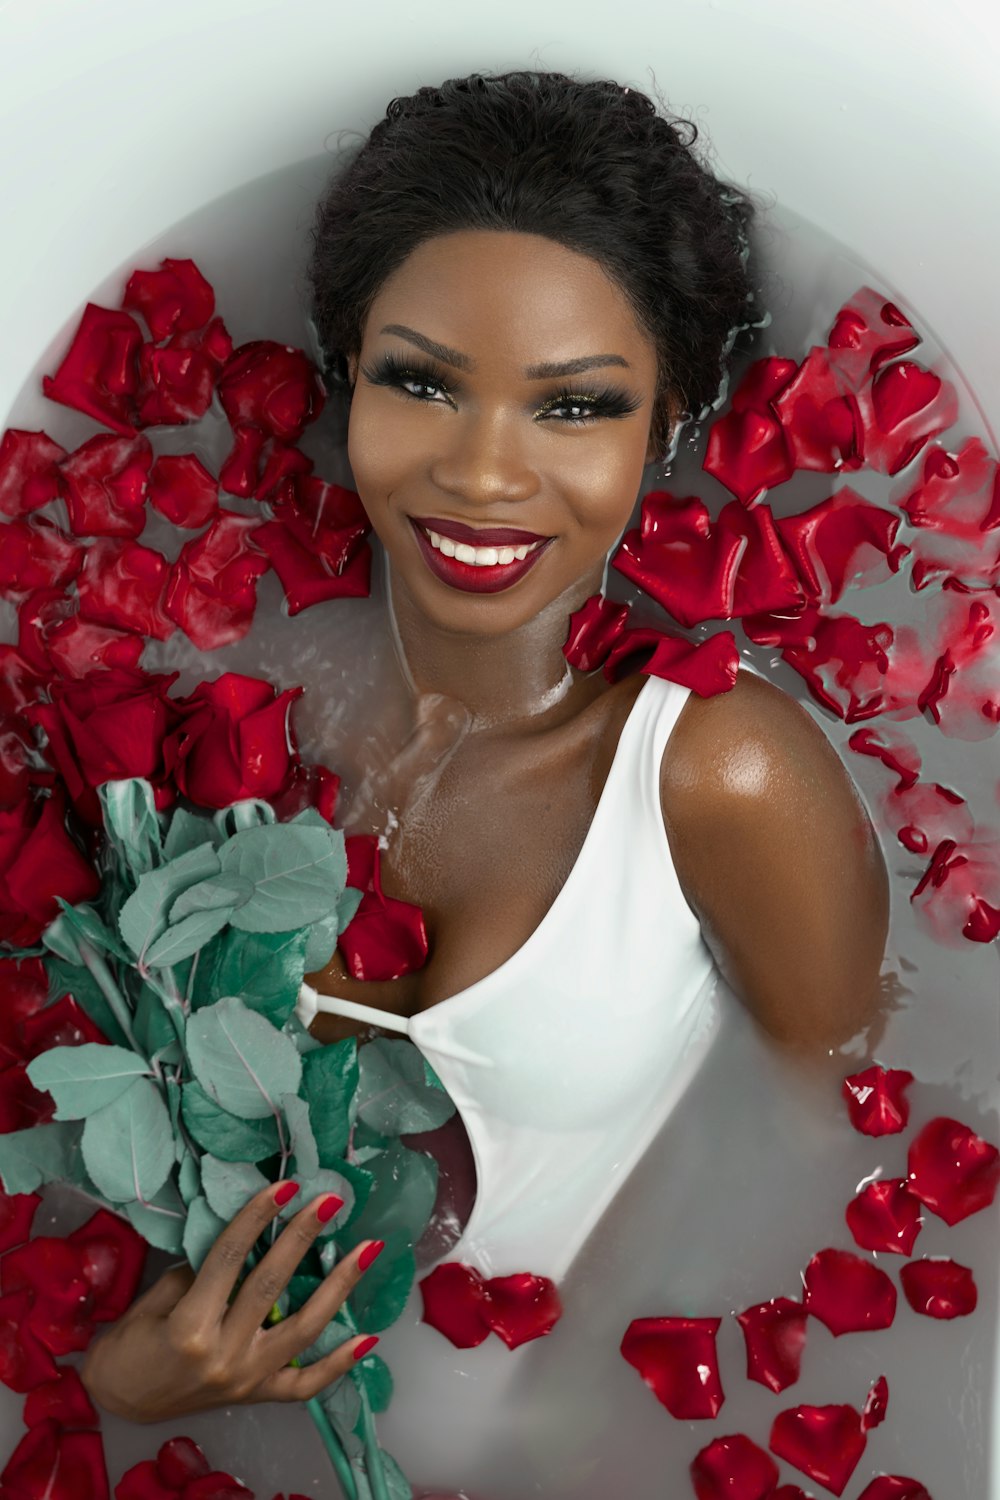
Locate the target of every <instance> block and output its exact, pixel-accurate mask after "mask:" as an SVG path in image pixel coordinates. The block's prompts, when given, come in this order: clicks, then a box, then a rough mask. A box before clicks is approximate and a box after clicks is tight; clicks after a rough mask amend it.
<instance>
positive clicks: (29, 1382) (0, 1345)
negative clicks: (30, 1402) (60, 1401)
mask: <svg viewBox="0 0 1000 1500" xmlns="http://www.w3.org/2000/svg"><path fill="white" fill-rule="evenodd" d="M30 1309H31V1297H30V1294H29V1293H27V1292H17V1293H14V1294H13V1295H11V1296H7V1297H0V1381H2V1382H3V1384H4V1385H5V1386H7V1388H8V1390H12V1391H17V1392H18V1393H19V1394H21V1395H24V1394H25V1393H26V1392H27V1391H33V1390H34V1389H35V1388H36V1387H37V1386H40V1385H44V1384H48V1383H50V1382H51V1381H53V1380H58V1378H59V1367H58V1365H57V1364H56V1362H55V1360H54V1359H53V1358H52V1355H51V1354H50V1353H49V1351H48V1349H46V1347H45V1345H44V1344H43V1343H42V1342H41V1341H40V1340H39V1338H38V1336H37V1334H36V1333H35V1332H34V1330H33V1329H32V1328H31V1326H30V1324H29V1322H28V1313H29V1311H30Z"/></svg>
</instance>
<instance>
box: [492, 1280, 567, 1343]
mask: <svg viewBox="0 0 1000 1500" xmlns="http://www.w3.org/2000/svg"><path fill="white" fill-rule="evenodd" d="M482 1317H483V1318H484V1320H485V1321H486V1322H487V1323H488V1324H489V1326H490V1328H491V1329H492V1331H493V1332H494V1333H495V1334H497V1335H498V1337H499V1338H501V1339H503V1341H504V1343H505V1344H506V1345H507V1348H508V1349H517V1348H518V1347H519V1345H521V1344H526V1343H528V1342H529V1341H530V1340H531V1339H540V1338H544V1337H545V1335H546V1334H547V1333H551V1332H552V1330H553V1328H554V1327H555V1326H556V1324H557V1323H558V1321H559V1319H560V1318H561V1317H562V1303H561V1301H560V1299H559V1293H558V1291H557V1290H556V1286H555V1283H554V1282H553V1281H550V1280H549V1278H548V1277H547V1276H533V1275H532V1274H531V1273H530V1272H528V1271H521V1272H518V1273H517V1274H515V1275H514V1276H492V1277H491V1278H490V1279H489V1281H487V1282H486V1300H485V1302H484V1304H483V1309H482Z"/></svg>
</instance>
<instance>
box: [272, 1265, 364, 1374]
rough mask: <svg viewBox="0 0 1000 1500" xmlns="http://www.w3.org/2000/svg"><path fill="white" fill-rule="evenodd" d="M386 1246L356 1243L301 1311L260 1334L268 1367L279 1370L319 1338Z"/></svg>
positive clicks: (303, 1305)
mask: <svg viewBox="0 0 1000 1500" xmlns="http://www.w3.org/2000/svg"><path fill="white" fill-rule="evenodd" d="M382 1248H383V1242H382V1240H366V1241H365V1242H364V1243H363V1244H361V1245H357V1246H355V1248H354V1249H353V1250H352V1251H351V1253H350V1255H345V1257H344V1259H343V1260H342V1261H340V1263H339V1264H338V1265H336V1266H334V1268H333V1270H332V1271H330V1272H329V1273H328V1275H327V1276H325V1277H324V1279H323V1280H322V1281H321V1282H320V1284H319V1286H318V1287H317V1288H316V1290H315V1291H314V1292H313V1294H312V1296H311V1297H309V1298H308V1300H307V1301H305V1302H304V1303H303V1304H302V1306H301V1307H300V1308H299V1310H298V1312H295V1313H292V1315H291V1317H289V1318H282V1320H281V1322H280V1323H277V1324H275V1326H274V1327H273V1328H271V1329H269V1330H268V1332H267V1333H264V1334H261V1335H260V1338H259V1342H258V1347H259V1349H260V1351H261V1354H262V1356H263V1359H264V1361H265V1363H264V1368H265V1369H268V1370H279V1369H280V1368H281V1366H282V1365H287V1364H288V1363H289V1361H290V1360H293V1359H295V1358H296V1357H297V1356H298V1355H300V1354H301V1353H302V1351H303V1349H308V1347H309V1345H310V1344H312V1343H314V1342H315V1340H316V1339H318V1338H319V1336H320V1334H321V1333H322V1332H323V1329H324V1328H325V1327H326V1325H327V1323H329V1321H330V1319H331V1318H332V1317H334V1315H335V1314H336V1313H337V1312H338V1311H339V1309H340V1306H341V1303H342V1302H343V1301H344V1299H345V1298H346V1297H348V1296H349V1295H350V1293H351V1291H352V1289H353V1288H354V1287H355V1286H356V1285H357V1284H358V1282H359V1281H360V1280H361V1278H362V1276H363V1275H364V1274H365V1272H366V1271H367V1269H368V1267H369V1266H370V1265H371V1264H372V1261H374V1260H375V1258H376V1256H377V1255H379V1253H380V1252H381V1250H382Z"/></svg>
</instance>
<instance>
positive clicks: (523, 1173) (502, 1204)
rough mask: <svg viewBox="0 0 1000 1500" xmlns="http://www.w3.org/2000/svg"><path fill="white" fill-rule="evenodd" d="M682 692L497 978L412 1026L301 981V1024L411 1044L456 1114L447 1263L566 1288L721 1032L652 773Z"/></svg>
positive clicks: (648, 719) (638, 714) (634, 736)
mask: <svg viewBox="0 0 1000 1500" xmlns="http://www.w3.org/2000/svg"><path fill="white" fill-rule="evenodd" d="M689 691H690V689H688V688H686V687H682V686H680V685H679V684H678V683H675V682H669V681H667V680H666V679H664V678H661V677H654V676H649V677H648V678H647V679H646V682H645V683H644V684H643V686H642V688H641V689H640V691H639V693H638V695H637V697H636V699H635V702H634V703H633V705H632V708H631V710H630V712H629V716H628V718H627V720H626V722H625V725H624V728H623V729H622V732H621V736H620V738H619V742H618V746H617V749H616V752H615V756H614V760H613V761H612V765H611V769H610V771H609V773H608V777H607V781H606V782H605V785H604V788H603V791H602V793H601V797H600V800H599V802H598V805H597V809H596V811H595V813H594V817H593V821H592V822H591V825H590V828H589V830H588V832H587V836H586V838H585V840H584V843H583V847H582V848H581V850H580V853H579V856H578V857H577V860H576V863H575V864H574V866H573V868H572V870H571V871H570V874H569V877H568V879H567V880H566V882H565V884H564V885H563V887H562V889H561V890H560V892H559V894H558V896H557V897H556V899H555V901H554V902H553V904H552V906H551V907H550V908H549V910H548V912H547V913H546V914H545V917H544V918H543V920H542V922H541V923H540V925H539V926H538V927H537V928H536V929H535V931H534V932H533V933H532V934H531V936H530V937H529V938H528V939H527V941H526V942H525V943H523V944H522V946H521V947H520V948H518V950H517V951H516V952H515V953H514V954H512V955H511V957H510V958H509V959H508V960H507V961H506V963H504V964H502V965H501V966H500V968H499V969H496V970H495V971H494V972H493V973H492V974H487V975H486V976H485V978H483V979H480V980H478V981H477V982H476V983H475V984H472V985H470V986H469V987H468V988H467V989H465V990H461V991H460V992H459V993H458V994H457V995H452V996H450V998H448V999H446V1000H442V1001H440V1002H439V1003H438V1004H436V1005H433V1006H431V1007H430V1008H429V1009H428V1010H425V1011H421V1012H420V1013H419V1014H418V1015H416V1016H413V1017H412V1018H411V1019H409V1020H406V1019H405V1018H402V1017H399V1016H394V1015H391V1014H389V1013H388V1012H384V1011H380V1010H374V1009H373V1008H372V1007H370V1006H366V1005H358V1004H355V1003H353V1002H350V1001H345V1000H341V999H339V998H338V997H337V996H333V995H323V994H318V993H317V992H316V991H315V990H313V989H312V988H311V987H310V986H309V985H303V986H302V990H301V993H300V996H299V1001H298V1005H297V1008H296V1009H297V1014H298V1016H299V1018H300V1019H301V1021H302V1022H303V1024H304V1025H306V1026H308V1025H309V1024H310V1022H311V1021H312V1019H313V1017H314V1016H315V1014H316V1012H317V1010H324V1011H330V1012H332V1013H333V1014H334V1015H347V1016H352V1017H359V1018H361V1019H363V1020H367V1021H370V1022H371V1023H373V1024H374V1025H377V1026H380V1027H386V1028H391V1029H393V1030H397V1031H402V1032H405V1034H406V1035H407V1036H408V1037H409V1038H410V1040H411V1041H412V1042H413V1043H414V1044H415V1046H416V1047H418V1048H419V1050H420V1051H421V1052H422V1053H423V1054H424V1056H425V1057H426V1058H427V1059H428V1061H429V1062H430V1064H431V1066H432V1067H433V1068H434V1070H435V1072H436V1073H437V1075H438V1077H439V1078H440V1080H441V1082H442V1083H443V1084H444V1087H445V1088H446V1089H447V1091H448V1093H449V1094H450V1095H451V1097H452V1098H453V1100H454V1101H455V1105H456V1107H457V1109H458V1111H459V1113H460V1115H461V1117H462V1120H463V1123H464V1125H465V1128H466V1130H467V1132H468V1135H469V1140H470V1142H471V1146H472V1151H473V1156H474V1159H475V1166H476V1173H477V1192H476V1201H475V1205H474V1207H473V1210H472V1213H471V1216H470V1218H469V1220H468V1223H467V1224H466V1226H465V1229H464V1231H463V1233H462V1235H461V1238H460V1239H459V1241H458V1242H457V1244H455V1245H454V1246H453V1247H452V1249H451V1250H450V1251H449V1252H448V1254H447V1256H446V1257H444V1258H446V1259H448V1260H451V1261H455V1260H457V1261H463V1262H465V1263H466V1264H468V1265H472V1266H475V1267H476V1269H477V1270H479V1271H480V1272H482V1274H483V1275H484V1276H504V1275H510V1274H513V1273H515V1272H518V1271H530V1272H534V1273H536V1274H538V1275H544V1276H551V1277H552V1278H553V1279H554V1280H556V1281H559V1280H560V1279H561V1278H562V1277H563V1276H564V1274H565V1273H566V1271H567V1269H568V1268H569V1265H570V1264H571V1262H572V1261H573V1259H574V1257H575V1255H576V1254H577V1252H578V1250H579V1249H580V1248H581V1247H582V1245H583V1243H584V1242H585V1240H586V1239H587V1236H588V1235H589V1233H590V1231H591V1229H592V1228H593V1227H594V1225H595V1224H596V1223H597V1221H598V1219H599V1218H600V1217H601V1215H602V1214H603V1212H604V1210H605V1209H606V1208H607V1207H608V1205H609V1204H610V1202H611V1200H612V1199H613V1197H614V1196H615V1193H616V1192H617V1191H618V1188H619V1187H620V1186H621V1185H622V1184H623V1183H624V1181H625V1180H626V1178H627V1177H628V1175H629V1173H630V1172H631V1170H632V1168H633V1166H634V1165H635V1164H636V1162H637V1161H638V1160H639V1158H640V1157H641V1156H642V1154H643V1153H644V1151H645V1150H646V1148H647V1146H648V1145H649V1143H650V1142H651V1141H652V1139H653V1137H654V1136H655V1135H656V1134H657V1132H658V1131H659V1130H660V1129H661V1127H662V1126H663V1125H664V1123H665V1121H666V1119H667V1116H668V1115H669V1114H670V1113H671V1111H672V1110H673V1108H674V1107H675V1105H676V1104H677V1102H678V1100H679V1099H680V1097H681V1095H682V1094H683V1092H684V1090H685V1088H686V1087H687V1085H688V1083H689V1082H690V1080H691V1079H692V1077H693V1076H694V1073H695V1071H696V1070H697V1068H698V1067H699V1065H700V1063H701V1061H702V1060H703V1058H704V1056H705V1053H706V1052H707V1050H708V1047H709V1045H710V1043H711V1041H712V1039H713V1037H714V1034H715V1031H716V1028H717V1023H718V1016H719V1007H718V1002H717V998H716V995H715V990H716V987H717V984H718V983H719V981H720V975H719V972H718V969H717V967H716V966H715V963H714V961H713V958H712V955H711V953H710V951H709V949H708V947H707V945H706V944H705V941H704V939H703V937H702V933H701V928H700V926H699V923H698V919H697V917H696V916H695V915H694V913H693V911H692V910H691V908H690V907H689V906H688V904H687V902H686V900H685V898H684V895H683V893H682V891H681V888H680V885H679V883H678V880H677V875H676V872H675V870H674V864H673V860H672V858H671V854H670V847H669V844H668V842H667V837H666V833H665V831H664V826H663V813H662V809H661V803H660V762H661V760H662V758H663V752H664V749H665V747H666V744H667V740H668V738H669V736H670V732H671V730H672V729H673V727H674V725H675V723H676V722H677V718H678V715H679V714H680V711H681V709H682V708H683V706H684V703H685V702H686V700H687V696H688V693H689Z"/></svg>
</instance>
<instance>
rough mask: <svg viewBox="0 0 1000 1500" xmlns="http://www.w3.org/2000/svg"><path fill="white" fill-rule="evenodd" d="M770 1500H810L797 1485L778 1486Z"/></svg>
mask: <svg viewBox="0 0 1000 1500" xmlns="http://www.w3.org/2000/svg"><path fill="white" fill-rule="evenodd" d="M771 1500H812V1497H811V1496H810V1495H807V1494H806V1492H805V1490H803V1489H801V1488H800V1487H799V1486H798V1485H797V1484H779V1485H778V1488H777V1489H776V1490H775V1491H774V1493H773V1495H772V1496H771Z"/></svg>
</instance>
